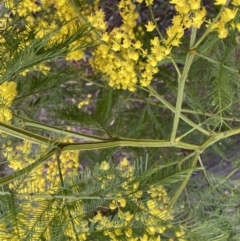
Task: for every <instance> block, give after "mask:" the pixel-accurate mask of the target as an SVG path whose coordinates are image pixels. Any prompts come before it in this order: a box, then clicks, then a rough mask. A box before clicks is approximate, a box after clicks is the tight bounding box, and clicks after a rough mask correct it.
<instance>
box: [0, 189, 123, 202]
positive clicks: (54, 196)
mask: <svg viewBox="0 0 240 241" xmlns="http://www.w3.org/2000/svg"><path fill="white" fill-rule="evenodd" d="M8 195H9V196H10V195H14V196H19V197H26V198H27V197H32V198H43V199H66V200H74V201H76V200H103V199H104V200H118V199H121V198H117V197H97V196H93V197H91V196H81V195H79V194H72V195H57V194H38V193H11V192H2V191H1V192H0V196H8Z"/></svg>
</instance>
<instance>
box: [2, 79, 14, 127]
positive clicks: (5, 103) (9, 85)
mask: <svg viewBox="0 0 240 241" xmlns="http://www.w3.org/2000/svg"><path fill="white" fill-rule="evenodd" d="M16 95H17V84H16V83H15V82H13V81H10V82H8V81H5V82H4V83H2V84H1V85H0V121H1V122H4V123H10V122H11V120H12V112H11V110H10V108H11V105H12V102H13V100H14V98H15V97H16Z"/></svg>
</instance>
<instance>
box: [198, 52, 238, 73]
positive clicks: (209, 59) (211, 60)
mask: <svg viewBox="0 0 240 241" xmlns="http://www.w3.org/2000/svg"><path fill="white" fill-rule="evenodd" d="M195 55H196V56H199V57H201V58H203V59H206V60H208V61H209V62H211V63H214V64H218V65H221V66H222V67H224V68H226V69H228V70H230V71H232V72H234V73H238V70H237V69H234V68H231V67H229V66H227V65H225V64H222V63H220V62H218V61H216V60H214V59H211V58H209V57H207V56H205V55H203V54H200V53H198V52H195Z"/></svg>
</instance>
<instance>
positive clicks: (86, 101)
mask: <svg viewBox="0 0 240 241" xmlns="http://www.w3.org/2000/svg"><path fill="white" fill-rule="evenodd" d="M91 97H92V95H91V94H88V95H87V99H85V100H83V101H80V102H79V103H78V108H79V109H81V108H82V107H83V106H85V105H89V103H90V100H91Z"/></svg>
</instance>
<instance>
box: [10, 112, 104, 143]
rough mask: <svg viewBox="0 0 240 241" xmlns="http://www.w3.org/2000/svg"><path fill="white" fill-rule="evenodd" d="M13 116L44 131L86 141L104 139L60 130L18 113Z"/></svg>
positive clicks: (26, 124)
mask: <svg viewBox="0 0 240 241" xmlns="http://www.w3.org/2000/svg"><path fill="white" fill-rule="evenodd" d="M13 116H14V117H15V118H17V119H19V120H21V121H22V122H23V125H24V126H31V127H35V128H38V129H41V130H46V131H51V132H54V133H57V134H60V135H66V136H71V137H76V138H81V139H84V140H88V141H103V140H106V138H101V137H98V136H93V135H87V134H82V133H76V132H73V131H68V130H62V129H60V128H57V127H53V126H49V125H46V124H43V123H40V122H36V121H32V120H31V121H30V120H28V119H26V118H23V117H21V116H19V115H16V114H13Z"/></svg>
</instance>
